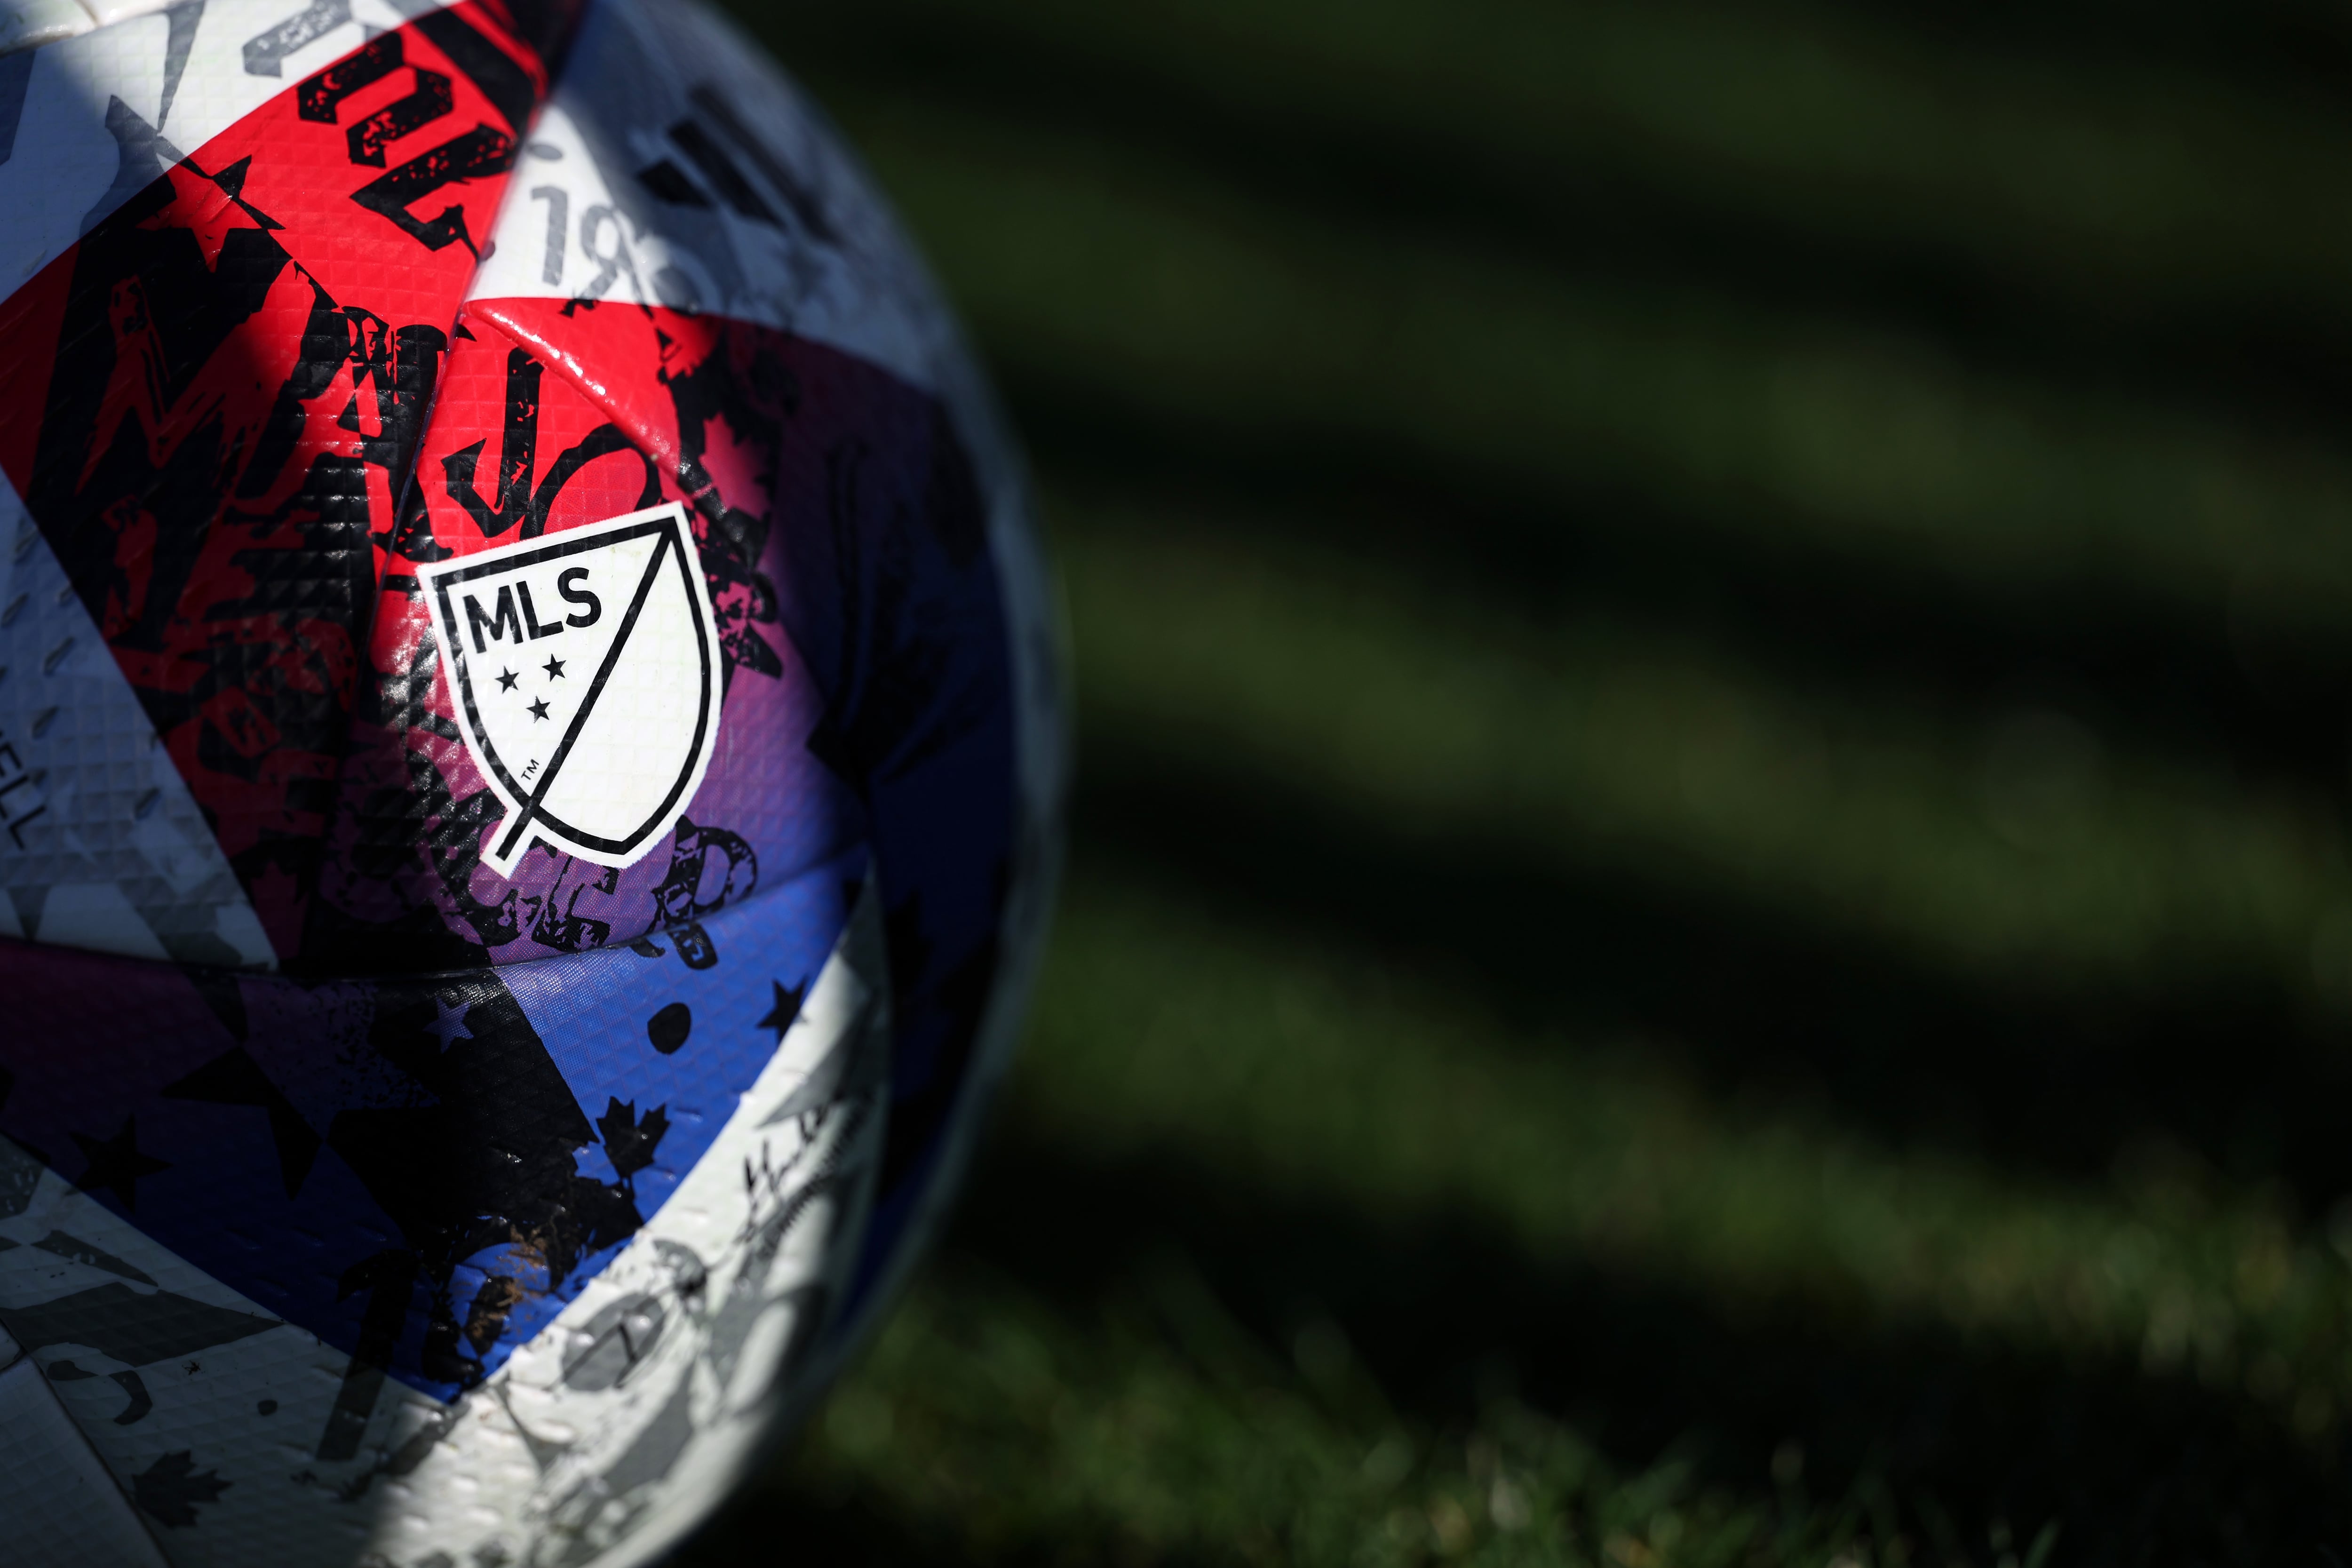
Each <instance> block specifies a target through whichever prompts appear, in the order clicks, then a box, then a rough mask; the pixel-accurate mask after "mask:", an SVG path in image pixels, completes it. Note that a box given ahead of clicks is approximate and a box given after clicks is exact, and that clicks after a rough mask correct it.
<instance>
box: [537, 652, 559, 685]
mask: <svg viewBox="0 0 2352 1568" xmlns="http://www.w3.org/2000/svg"><path fill="white" fill-rule="evenodd" d="M540 668H541V669H544V670H546V671H547V679H550V680H561V679H563V661H562V659H560V658H556V657H555V656H554V655H553V654H549V655H548V656H547V662H546V663H545V664H543V665H541V666H540Z"/></svg>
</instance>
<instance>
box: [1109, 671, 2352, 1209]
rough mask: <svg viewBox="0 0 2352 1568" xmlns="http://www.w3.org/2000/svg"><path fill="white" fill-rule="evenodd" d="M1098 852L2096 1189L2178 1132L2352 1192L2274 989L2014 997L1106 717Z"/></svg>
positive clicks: (2336, 1099) (1775, 916)
mask: <svg viewBox="0 0 2352 1568" xmlns="http://www.w3.org/2000/svg"><path fill="white" fill-rule="evenodd" d="M1082 727H1083V729H1084V732H1085V734H1086V738H1087V771H1086V773H1085V774H1084V776H1083V777H1082V779H1081V782H1080V786H1079V790H1078V794H1077V797H1076V828H1077V832H1078V835H1079V836H1080V838H1081V841H1082V843H1084V844H1085V845H1086V846H1087V850H1088V852H1089V853H1092V854H1093V855H1095V856H1096V857H1097V858H1099V859H1101V860H1103V861H1105V862H1107V863H1111V864H1116V865H1118V867H1119V868H1121V870H1122V874H1125V875H1130V876H1137V875H1139V877H1140V879H1141V880H1142V884H1143V885H1144V886H1147V887H1150V886H1153V885H1157V886H1160V887H1162V888H1166V889H1171V890H1178V891H1181V892H1182V893H1183V894H1185V895H1186V896H1187V897H1188V898H1190V899H1192V900H1199V901H1202V902H1205V903H1207V904H1208V905H1210V906H1211V907H1215V906H1218V905H1223V906H1226V907H1231V908H1234V909H1245V910H1249V911H1250V914H1251V919H1252V920H1253V921H1276V922H1281V923H1286V924H1288V925H1291V926H1293V927H1294V928H1297V929H1302V930H1307V931H1317V932H1328V933H1333V934H1336V935H1337V936H1338V937H1339V939H1340V940H1343V941H1345V942H1350V943H1353V944H1357V945H1360V947H1362V948H1365V949H1368V950H1370V951H1372V952H1384V953H1386V954H1388V955H1390V956H1391V957H1393V958H1394V959H1396V960H1398V961H1399V962H1401V963H1404V964H1406V965H1408V966H1410V967H1412V968H1414V969H1418V970H1420V971H1422V972H1423V973H1438V974H1441V975H1444V976H1446V977H1448V978H1449V979H1458V980H1459V981H1461V982H1463V983H1465V984H1466V986H1467V988H1468V989H1469V990H1471V991H1472V992H1474V993H1475V994H1478V995H1480V996H1482V997H1484V998H1486V1000H1487V1002H1488V1003H1489V1004H1490V1005H1493V1006H1494V1007H1496V1010H1497V1011H1498V1012H1500V1013H1502V1014H1504V1015H1505V1016H1508V1017H1510V1018H1511V1019H1512V1020H1513V1021H1514V1022H1515V1023H1517V1024H1519V1025H1521V1026H1536V1027H1541V1026H1546V1025H1560V1026H1571V1027H1575V1028H1580V1029H1603V1030H1606V1029H1611V1028H1622V1029H1624V1030H1628V1031H1631V1032H1633V1033H1635V1034H1637V1035H1638V1036H1639V1037H1641V1038H1643V1040H1644V1041H1647V1042H1654V1043H1655V1044H1657V1045H1659V1046H1660V1047H1663V1048H1666V1049H1671V1050H1674V1051H1675V1052H1676V1053H1677V1056H1678V1058H1679V1059H1680V1060H1681V1061H1682V1062H1683V1063H1684V1065H1685V1066H1686V1067H1687V1068H1690V1069H1691V1070H1693V1071H1695V1072H1696V1074H1698V1075H1699V1076H1700V1077H1701V1079H1702V1081H1706V1082H1709V1083H1711V1084H1712V1085H1713V1086H1714V1087H1716V1088H1717V1089H1719V1090H1721V1091H1724V1092H1726V1093H1738V1092H1740V1091H1742V1090H1745V1089H1760V1090H1763V1091H1765V1092H1767V1093H1768V1094H1769V1093H1787V1092H1790V1091H1794V1092H1795V1093H1798V1094H1800V1095H1803V1096H1806V1097H1811V1098H1816V1099H1819V1100H1823V1101H1826V1102H1827V1104H1828V1105H1829V1106H1830V1107H1832V1109H1833V1110H1835V1111H1836V1113H1837V1114H1838V1115H1839V1116H1840V1117H1841V1119H1842V1120H1843V1121H1844V1122H1845V1124H1846V1125H1848V1126H1851V1127H1853V1128H1857V1129H1867V1130H1869V1131H1871V1132H1872V1133H1873V1134H1874V1136H1877V1137H1880V1138H1884V1139H1886V1140H1888V1141H1890V1142H1901V1141H1905V1140H1912V1139H1926V1140H1928V1141H1931V1142H1945V1143H1948V1144H1949V1145H1953V1146H1956V1147H1958V1148H1960V1149H1962V1150H1965V1151H1967V1152H1969V1153H1972V1154H1975V1155H1978V1156H1980V1157H1984V1158H1988V1159H1990V1160H1992V1161H1994V1162H1996V1163H1999V1162H2001V1161H2011V1162H2021V1163H2026V1164H2028V1165H2030V1166H2032V1167H2038V1168H2041V1169H2043V1170H2049V1171H2054V1172H2058V1173H2063V1174H2067V1175H2071V1176H2100V1177H2104V1176H2105V1174H2106V1173H2109V1172H2110V1171H2111V1170H2112V1168H2113V1166H2114V1163H2115V1162H2116V1158H2117V1157H2118V1155H2119V1154H2122V1153H2124V1152H2126V1151H2127V1150H2128V1149H2130V1148H2131V1147H2132V1146H2133V1145H2134V1144H2135V1143H2137V1142H2140V1141H2142V1140H2145V1139H2147V1138H2149V1137H2151V1136H2155V1137H2160V1138H2162V1139H2164V1140H2167V1141H2169V1142H2173V1143H2176V1144H2179V1145H2181V1146H2184V1147H2187V1148H2189V1149H2192V1150H2195V1151H2196V1152H2199V1153H2200V1155H2202V1156H2204V1157H2205V1158H2206V1159H2208V1160H2209V1161H2210V1162H2211V1163H2213V1164H2214V1165H2216V1166H2217V1167H2219V1168H2221V1169H2223V1170H2226V1171H2229V1172H2231V1173H2232V1174H2234V1175H2237V1176H2240V1177H2242V1178H2248V1179H2264V1178H2269V1177H2272V1176H2273V1175H2275V1176H2277V1177H2279V1178H2282V1179H2284V1181H2285V1182H2287V1183H2288V1184H2290V1185H2291V1187H2292V1188H2293V1190H2294V1193H2295V1194H2296V1195H2297V1197H2298V1198H2299V1199H2300V1200H2301V1202H2302V1203H2303V1205H2305V1211H2306V1212H2307V1213H2322V1212H2325V1210H2326V1208H2327V1206H2328V1205H2330V1204H2331V1203H2332V1202H2334V1201H2335V1200H2336V1199H2337V1198H2338V1197H2340V1196H2341V1195H2342V1194H2346V1193H2347V1192H2352V1142H2347V1140H2346V1139H2345V1138H2344V1136H2343V1117H2342V1108H2343V1107H2344V1106H2345V1105H2346V1104H2347V1103H2352V1058H2347V1056H2346V1054H2345V1053H2344V1052H2343V1051H2342V1050H2341V1048H2340V1047H2339V1046H2338V1045H2337V1043H2336V1041H2335V1040H2334V1038H2333V1037H2330V1036H2327V1035H2326V1034H2324V1033H2323V1032H2322V1030H2321V1029H2320V1028H2319V1027H2318V1026H2317V1025H2316V1024H2315V1022H2313V1021H2311V1020H2309V1019H2307V1018H2306V1017H2305V1016H2302V1015H2301V1014H2300V1013H2299V1011H2298V1006H2297V1004H2296V1003H2295V1002H2294V1000H2293V999H2291V998H2289V997H2286V996H2284V995H2282V994H2279V993H2278V992H2277V991H2276V990H2275V989H2273V988H2272V987H2269V986H2266V985H2265V984H2263V983H2261V982H2260V981H2257V980H2254V979H2252V978H2249V979H2246V980H2243V981H2242V982H2239V983H2236V984H2226V983H2214V984H2209V985H2207V986H2204V987H2202V988H2197V989H2191V988H2187V987H2183V986H2179V985H2175V984H2165V983H2164V982H2163V981H2161V980H2152V981H2151V982H2150V984H2148V985H2147V987H2145V988H2144V989H2139V990H2136V991H2129V992H2125V991H2113V990H2102V989H2096V988H2090V987H2085V988H2082V989H2065V988H2059V987H2056V986H2054V985H2053V986H2052V987H2050V988H2047V989H2040V990H2036V989H2032V988H2027V987H2022V986H2021V987H2017V988H2011V989H2002V988H1999V987H1997V986H1994V985H1990V984H1972V983H1970V982H1969V981H1968V980H1966V979H1964V978H1962V977H1959V976H1957V975H1955V974H1953V973H1949V972H1947V971H1943V970H1941V969H1938V968H1936V967H1931V966H1928V965H1927V964H1924V963H1921V962H1920V961H1918V960H1917V959H1916V958H1914V957H1912V956H1910V955H1909V954H1907V953H1906V952H1903V951H1901V950H1899V949H1897V948H1894V947H1892V946H1889V945H1887V944H1884V943H1881V942H1875V941H1874V940H1873V938H1872V936H1871V934H1870V933H1869V932H1867V931H1853V930H1846V929H1841V930H1836V931H1822V930H1807V929H1806V928H1805V927H1804V926H1803V925H1802V924H1801V923H1800V922H1799V921H1794V920H1792V919H1791V918H1790V916H1789V915H1788V913H1787V912H1786V911H1785V910H1780V909H1776V908H1771V907H1765V906H1759V905H1754V904H1749V903H1747V902H1743V901H1742V900H1739V899H1738V896H1737V895H1736V894H1734V893H1731V892H1728V891H1726V890H1724V889H1719V888H1708V887H1694V886H1688V885H1669V884H1667V883H1665V882H1664V881H1658V880H1651V879H1645V878H1643V877H1642V876H1639V875H1635V874H1631V873H1629V872H1627V871H1625V870H1623V869H1622V868H1615V867H1612V866H1611V865H1609V864H1607V863H1605V862H1603V861H1601V860H1600V859H1599V858H1597V857H1596V858H1594V859H1593V860H1592V861H1591V862H1589V863H1586V864H1583V865H1563V864H1560V863H1559V861H1558V860H1557V859H1552V858H1544V857H1538V856H1533V855H1530V854H1529V853H1528V850H1527V848H1526V847H1524V846H1522V845H1519V844H1517V843H1515V842H1512V841H1509V840H1507V839H1481V838H1476V837H1454V836H1440V835H1435V834H1429V833H1421V832H1415V831H1413V830H1412V829H1411V828H1410V827H1409V826H1402V825H1399V824H1396V823H1394V822H1391V821H1389V820H1386V819H1384V818H1381V817H1379V816H1373V815H1370V814H1367V813H1364V812H1361V811H1356V810H1351V809H1350V808H1349V807H1348V806H1347V805H1343V804H1340V803H1337V802H1334V801H1332V800H1330V799H1328V798H1327V797H1325V796H1322V795H1317V794H1313V793H1310V792H1307V791H1303V790H1299V789H1296V788H1294V787H1292V786H1290V785H1287V784H1285V783H1284V782H1283V781H1282V780H1280V779H1278V778H1275V777H1270V776H1268V775H1266V774H1265V773H1260V772H1256V771H1249V770H1244V769H1240V768H1236V767H1234V766H1232V765H1230V764H1221V763H1217V762H1214V761H1211V760H1206V759H1203V758H1202V756H1200V755H1199V754H1198V753H1197V752H1192V751H1190V750H1187V749H1184V748H1181V747H1177V746H1173V745H1171V746H1167V747H1160V746H1155V745H1152V744H1150V743H1149V742H1139V741H1138V740H1136V739H1135V738H1134V737H1133V736H1132V735H1130V734H1129V733H1126V732H1124V731H1123V730H1122V727H1121V725H1120V724H1119V721H1118V717H1117V715H1115V714H1102V713H1093V712H1089V713H1087V714H1084V715H1082Z"/></svg>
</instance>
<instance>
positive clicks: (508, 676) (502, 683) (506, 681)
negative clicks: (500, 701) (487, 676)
mask: <svg viewBox="0 0 2352 1568" xmlns="http://www.w3.org/2000/svg"><path fill="white" fill-rule="evenodd" d="M517 679H520V678H519V677H518V676H517V675H516V674H515V672H514V671H513V670H511V669H502V670H500V671H499V690H500V691H512V690H513V689H515V681H516V680H517Z"/></svg>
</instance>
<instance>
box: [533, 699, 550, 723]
mask: <svg viewBox="0 0 2352 1568" xmlns="http://www.w3.org/2000/svg"><path fill="white" fill-rule="evenodd" d="M530 716H531V717H532V718H534V719H544V718H546V717H547V699H546V698H544V697H542V698H541V699H540V700H538V701H536V702H534V703H532V704H531V705H530Z"/></svg>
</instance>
